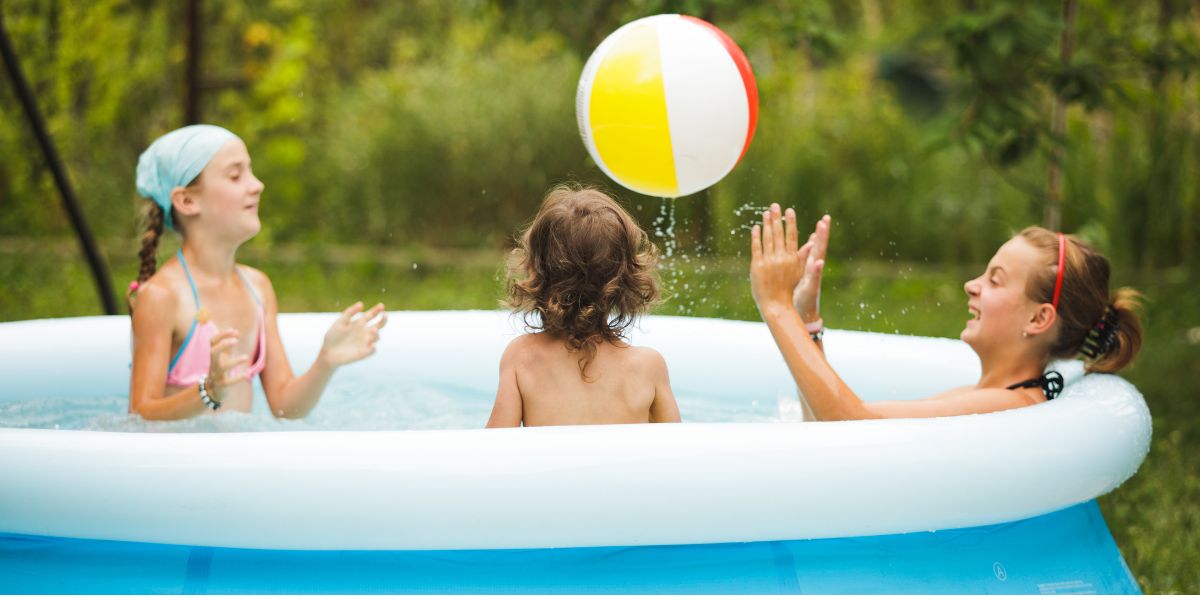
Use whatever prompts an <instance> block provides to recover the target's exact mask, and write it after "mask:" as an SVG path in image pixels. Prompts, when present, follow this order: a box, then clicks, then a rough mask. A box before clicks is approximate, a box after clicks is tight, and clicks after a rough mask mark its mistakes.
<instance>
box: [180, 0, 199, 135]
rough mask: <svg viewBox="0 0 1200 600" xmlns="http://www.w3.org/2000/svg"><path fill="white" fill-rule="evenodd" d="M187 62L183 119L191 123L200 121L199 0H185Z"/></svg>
mask: <svg viewBox="0 0 1200 600" xmlns="http://www.w3.org/2000/svg"><path fill="white" fill-rule="evenodd" d="M186 10H187V15H186V16H185V18H184V19H185V21H186V23H187V63H186V66H185V71H184V90H183V120H184V124H186V125H192V124H195V123H199V122H200V121H201V115H200V91H201V90H200V59H201V53H202V45H201V43H200V36H201V21H200V20H201V17H202V15H201V14H200V13H201V10H200V0H187V7H186Z"/></svg>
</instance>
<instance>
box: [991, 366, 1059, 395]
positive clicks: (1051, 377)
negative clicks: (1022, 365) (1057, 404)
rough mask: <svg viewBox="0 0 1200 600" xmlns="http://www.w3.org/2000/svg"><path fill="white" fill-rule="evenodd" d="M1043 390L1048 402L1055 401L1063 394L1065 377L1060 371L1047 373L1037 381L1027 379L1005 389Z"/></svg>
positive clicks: (1036, 379)
mask: <svg viewBox="0 0 1200 600" xmlns="http://www.w3.org/2000/svg"><path fill="white" fill-rule="evenodd" d="M1035 387H1040V388H1042V393H1044V394H1046V399H1047V400H1053V399H1055V398H1057V397H1058V395H1059V394H1061V393H1062V390H1063V376H1062V373H1059V372H1058V371H1046V372H1045V373H1042V376H1041V377H1037V378H1035V379H1026V380H1025V381H1022V382H1020V383H1014V384H1012V385H1010V386H1008V387H1007V388H1005V389H1009V390H1015V389H1017V388H1035Z"/></svg>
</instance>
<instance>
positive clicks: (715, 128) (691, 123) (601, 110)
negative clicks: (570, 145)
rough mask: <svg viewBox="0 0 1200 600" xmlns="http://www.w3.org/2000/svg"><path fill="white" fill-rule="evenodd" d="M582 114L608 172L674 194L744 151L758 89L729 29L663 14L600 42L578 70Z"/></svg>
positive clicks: (723, 169) (635, 185) (705, 179)
mask: <svg viewBox="0 0 1200 600" xmlns="http://www.w3.org/2000/svg"><path fill="white" fill-rule="evenodd" d="M575 114H576V117H577V118H578V119H579V132H580V134H581V135H582V136H583V143H584V145H586V146H587V149H588V153H590V154H591V155H592V159H594V160H595V161H596V164H598V165H599V166H600V168H601V169H602V170H603V171H604V172H605V173H606V174H607V175H608V176H609V177H611V178H612V179H613V180H615V181H616V182H618V183H620V184H621V185H623V186H625V187H627V188H629V189H631V190H633V191H635V192H640V193H642V194H646V195H649V196H661V197H663V198H676V197H679V196H686V195H688V194H692V193H695V192H698V191H700V190H702V189H704V188H706V187H708V186H710V185H713V184H714V183H716V182H718V181H720V180H721V178H723V177H725V176H726V175H728V174H729V172H730V171H732V170H733V167H734V166H736V165H737V163H738V161H739V160H740V159H741V158H742V156H743V155H744V154H745V153H746V148H748V147H749V146H750V140H751V139H752V138H753V137H754V127H755V125H756V123H757V121H758V88H757V86H756V85H755V83H754V73H753V72H752V71H751V70H750V62H749V61H747V60H746V55H745V54H743V53H742V50H741V49H740V48H738V46H737V44H735V43H734V42H733V40H732V39H730V37H729V36H728V35H725V32H723V31H721V30H720V29H717V28H716V27H715V26H713V25H712V24H711V23H708V22H707V21H703V20H701V19H697V18H695V17H689V16H686V15H656V16H653V17H646V18H643V19H638V20H636V21H633V22H632V23H629V24H626V25H625V26H623V27H621V28H620V29H618V30H616V31H614V32H613V33H612V34H611V35H609V36H608V37H607V38H605V39H604V41H603V42H601V43H600V46H598V47H597V48H596V51H595V52H593V53H592V56H591V58H589V59H588V61H587V64H586V65H585V66H584V68H583V75H581V76H580V78H579V90H578V92H577V93H576V96H575Z"/></svg>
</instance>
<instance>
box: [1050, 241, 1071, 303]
mask: <svg viewBox="0 0 1200 600" xmlns="http://www.w3.org/2000/svg"><path fill="white" fill-rule="evenodd" d="M1066 262H1067V236H1065V235H1063V233H1062V232H1061V231H1060V232H1059V233H1058V275H1056V276H1055V277H1054V301H1053V302H1052V303H1051V304H1053V305H1054V310H1058V296H1059V294H1061V293H1062V281H1063V269H1064V266H1065V265H1066Z"/></svg>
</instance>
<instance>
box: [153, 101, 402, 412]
mask: <svg viewBox="0 0 1200 600" xmlns="http://www.w3.org/2000/svg"><path fill="white" fill-rule="evenodd" d="M137 189H138V193H139V194H141V195H142V196H143V197H145V198H146V199H148V200H150V202H148V203H147V205H146V221H147V227H146V232H145V233H144V234H143V235H142V249H141V251H140V253H139V255H140V256H141V260H142V266H141V271H140V273H139V274H138V278H137V281H134V282H133V283H131V284H130V286H129V288H130V289H129V306H130V310H131V312H132V315H133V373H132V375H131V376H130V384H129V412H132V413H137V414H139V415H141V416H142V417H144V418H146V419H182V418H186V417H191V416H194V415H198V414H202V413H206V412H212V411H216V410H236V411H242V412H249V411H250V408H251V401H252V399H253V392H252V388H251V384H250V383H251V379H252V378H253V377H254V376H255V375H259V376H260V378H261V381H262V387H263V391H264V392H266V396H267V404H269V405H270V408H271V414H273V415H275V416H277V417H283V418H299V417H303V416H305V415H307V414H308V412H309V411H311V410H312V408H313V406H315V405H316V403H317V400H318V399H319V398H320V396H321V392H322V391H323V390H324V389H325V385H326V384H327V383H329V380H330V378H331V377H332V376H333V373H334V371H335V370H336V369H337V368H338V367H339V366H341V365H345V364H348V363H351V362H354V361H357V360H360V359H362V358H365V357H367V356H370V355H371V354H373V353H374V352H375V342H376V341H378V340H379V330H380V329H382V328H383V326H384V325H385V324H386V323H387V315H386V314H385V313H384V311H383V304H376V305H375V306H374V307H372V308H371V309H370V310H366V311H364V310H363V304H362V302H356V303H355V304H354V305H352V306H350V307H349V308H347V309H346V310H345V311H343V312H342V314H341V316H339V317H338V318H337V320H336V321H335V322H334V324H333V326H331V327H330V328H329V331H328V333H326V334H325V341H324V344H323V345H322V347H321V351H320V353H319V354H318V356H317V360H316V361H315V362H314V363H313V365H312V367H310V368H309V370H308V371H307V372H306V373H304V374H303V375H300V376H296V375H295V374H294V373H293V372H292V367H291V365H290V364H289V363H288V360H287V355H286V354H285V353H284V349H283V342H282V341H281V340H280V337H279V327H278V326H277V324H276V315H277V314H278V311H279V307H278V304H277V302H276V299H275V290H274V289H273V288H272V287H271V280H270V279H268V278H267V276H266V275H265V274H263V273H262V272H261V271H259V270H257V269H253V268H251V267H246V266H244V265H239V264H237V262H236V261H235V255H236V254H237V250H238V248H239V247H240V246H241V245H242V244H243V243H245V242H246V241H248V240H249V239H250V238H252V237H254V235H255V234H257V233H258V231H259V230H260V229H261V228H262V224H261V222H260V221H259V218H258V206H259V201H260V200H261V198H262V192H263V183H262V182H261V181H259V180H258V178H257V177H255V176H254V172H253V171H252V170H251V162H250V154H249V152H247V150H246V144H245V143H243V142H242V140H241V139H240V138H238V137H237V136H236V135H234V134H232V133H230V132H229V131H227V130H225V129H222V128H220V127H216V126H214V125H191V126H188V127H184V128H182V129H177V130H175V131H172V132H170V133H168V134H166V135H164V136H162V137H161V138H158V139H157V140H155V141H154V143H153V144H150V147H149V148H147V149H146V151H145V152H143V153H142V155H141V157H140V158H139V159H138V166H137ZM164 229H172V230H174V231H175V232H176V233H178V234H179V235H180V236H181V237H182V238H183V245H182V248H180V250H179V252H177V253H176V255H175V257H174V258H171V259H169V260H167V261H166V262H165V263H163V264H162V266H161V267H159V265H158V260H157V256H156V251H157V249H158V241H159V238H160V237H161V236H162V234H163V231H164Z"/></svg>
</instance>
